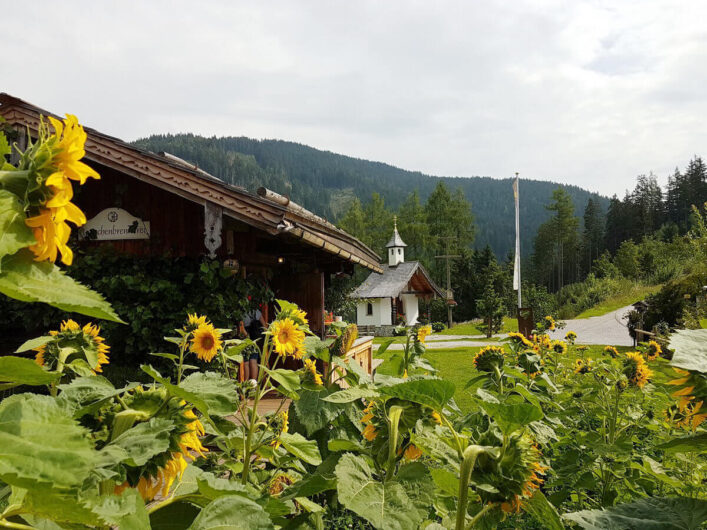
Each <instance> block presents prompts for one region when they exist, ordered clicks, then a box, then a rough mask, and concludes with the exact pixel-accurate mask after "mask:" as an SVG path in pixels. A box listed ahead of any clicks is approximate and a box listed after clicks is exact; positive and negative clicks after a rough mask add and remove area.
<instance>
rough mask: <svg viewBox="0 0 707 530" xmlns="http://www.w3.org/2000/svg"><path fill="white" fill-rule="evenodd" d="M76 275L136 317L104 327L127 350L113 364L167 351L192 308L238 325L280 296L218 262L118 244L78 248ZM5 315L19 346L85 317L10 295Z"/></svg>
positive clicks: (3, 302)
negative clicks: (137, 252)
mask: <svg viewBox="0 0 707 530" xmlns="http://www.w3.org/2000/svg"><path fill="white" fill-rule="evenodd" d="M71 274H72V277H73V278H75V279H77V280H79V281H80V282H81V283H83V284H84V285H87V286H89V287H91V288H92V289H94V290H96V291H98V292H100V293H101V294H103V295H104V296H105V297H106V298H107V299H108V300H110V301H111V303H112V305H113V307H114V309H115V310H116V312H117V313H118V314H119V315H120V316H121V318H123V319H124V320H125V321H126V322H129V324H128V326H126V325H124V324H119V323H116V322H103V323H102V325H101V327H102V333H103V335H104V336H105V337H106V340H107V341H108V342H109V343H110V344H111V345H112V346H113V349H114V350H117V351H120V352H121V355H120V356H116V357H115V358H114V359H113V363H114V364H117V365H124V366H133V367H134V366H137V365H139V363H140V362H141V361H142V362H144V361H145V360H146V357H145V356H146V354H147V353H149V352H156V351H160V349H161V348H162V347H163V346H162V345H163V340H162V338H163V337H164V336H165V335H169V334H170V333H172V332H173V331H172V330H174V329H175V328H177V327H179V326H180V325H181V322H182V320H183V319H184V313H185V312H189V313H194V312H196V313H201V314H209V315H214V324H215V325H216V326H217V327H221V328H230V327H235V326H236V323H237V322H238V321H239V320H240V319H241V318H242V316H243V315H244V314H246V313H247V312H248V311H249V310H250V308H253V307H257V304H258V303H261V302H267V301H269V300H270V299H271V298H272V295H271V292H270V291H269V289H268V288H267V287H266V286H265V285H264V284H262V283H261V282H259V281H257V280H253V281H250V280H244V279H242V278H241V277H240V276H234V275H231V273H230V272H229V271H228V270H226V269H224V268H223V267H221V265H220V263H219V262H218V261H207V260H205V261H201V260H199V259H196V258H169V257H143V256H125V255H119V254H117V253H116V252H114V251H112V249H111V247H98V248H96V249H91V250H88V251H86V252H80V253H77V255H76V257H75V260H74V264H73V265H72V267H71ZM0 313H2V315H3V318H2V322H0V335H2V336H3V337H6V338H7V339H9V340H11V341H12V342H13V343H14V345H15V346H16V345H19V343H20V342H22V341H23V340H24V339H26V338H27V337H29V336H33V335H37V334H41V333H42V332H43V330H45V329H47V328H49V327H51V326H54V325H55V323H56V322H58V321H61V320H64V319H66V318H70V317H71V318H74V319H75V320H79V321H80V319H79V318H77V317H76V315H75V314H70V313H66V312H63V311H61V310H59V309H55V308H52V307H49V306H46V305H40V304H25V303H22V302H18V301H15V300H11V299H8V298H5V297H2V299H0ZM20 330H21V331H20ZM13 339H14V340H13ZM11 345H12V344H10V346H11ZM5 347H8V344H3V348H5Z"/></svg>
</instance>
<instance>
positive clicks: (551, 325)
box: [543, 315, 555, 331]
mask: <svg viewBox="0 0 707 530" xmlns="http://www.w3.org/2000/svg"><path fill="white" fill-rule="evenodd" d="M543 320H544V324H545V329H547V330H550V331H555V319H554V318H552V317H551V316H550V315H548V316H546V317H545V318H544V319H543Z"/></svg>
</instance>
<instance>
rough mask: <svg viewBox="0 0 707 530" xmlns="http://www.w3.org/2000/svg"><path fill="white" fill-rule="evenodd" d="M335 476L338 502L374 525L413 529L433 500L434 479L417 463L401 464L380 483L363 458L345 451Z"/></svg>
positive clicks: (397, 529)
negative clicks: (393, 473) (390, 478)
mask: <svg viewBox="0 0 707 530" xmlns="http://www.w3.org/2000/svg"><path fill="white" fill-rule="evenodd" d="M336 476H337V478H338V479H339V482H338V484H337V491H338V494H339V501H340V502H341V503H342V504H343V505H344V506H346V508H348V509H349V510H351V511H353V512H356V513H357V514H358V515H360V516H361V517H363V518H364V519H366V520H368V521H369V522H370V523H371V524H372V525H373V526H375V527H376V528H381V529H391V530H393V529H394V530H404V529H407V528H417V527H418V525H419V524H420V523H421V522H422V521H423V520H424V518H425V516H426V515H427V513H428V511H429V509H430V506H431V505H432V503H433V501H434V482H433V481H432V477H431V476H430V474H429V471H428V470H427V468H426V467H425V466H424V465H423V464H420V463H419V462H414V463H412V464H406V465H403V466H401V467H400V470H399V471H398V473H397V475H396V476H395V478H393V479H392V480H388V481H386V482H380V481H378V480H377V479H376V478H375V477H374V476H373V470H372V469H371V467H370V466H369V465H368V462H367V461H366V459H365V458H364V457H362V456H354V455H352V454H350V453H347V454H345V455H344V456H342V457H341V459H340V460H339V463H338V464H337V466H336Z"/></svg>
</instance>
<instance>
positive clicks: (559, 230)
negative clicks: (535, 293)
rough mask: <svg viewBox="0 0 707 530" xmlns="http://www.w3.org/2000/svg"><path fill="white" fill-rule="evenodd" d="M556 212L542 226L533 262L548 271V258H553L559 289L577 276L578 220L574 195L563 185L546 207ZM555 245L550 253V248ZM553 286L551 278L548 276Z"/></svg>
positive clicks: (553, 194)
mask: <svg viewBox="0 0 707 530" xmlns="http://www.w3.org/2000/svg"><path fill="white" fill-rule="evenodd" d="M545 208H547V209H548V210H549V211H551V212H554V215H553V216H552V218H550V220H549V221H547V222H546V223H544V224H543V225H541V226H540V229H539V230H538V235H537V237H536V240H535V255H534V263H535V264H536V266H537V267H538V268H539V269H540V270H545V271H547V260H548V259H553V261H554V272H555V274H556V279H557V280H556V283H555V287H556V289H558V290H559V289H562V287H563V286H564V285H565V283H568V282H570V281H573V280H576V279H577V277H578V275H577V265H578V261H577V248H578V243H579V241H578V236H577V228H578V227H579V219H578V218H577V217H576V216H575V215H574V204H573V202H572V198H571V197H570V196H569V195H568V194H567V192H566V191H565V190H564V189H562V188H557V189H556V190H555V191H553V192H552V202H551V203H550V204H549V205H548V206H546V207H545ZM550 248H552V254H551V256H548V251H549V250H550ZM545 281H547V282H548V284H549V285H552V279H551V278H547V277H546V278H545Z"/></svg>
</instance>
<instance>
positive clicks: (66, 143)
mask: <svg viewBox="0 0 707 530" xmlns="http://www.w3.org/2000/svg"><path fill="white" fill-rule="evenodd" d="M49 121H50V122H51V124H52V125H53V126H54V131H55V133H54V134H55V138H56V143H55V144H54V146H53V147H54V148H55V149H57V150H58V152H57V154H56V155H55V156H54V160H53V162H54V164H56V166H57V169H58V170H59V171H60V172H61V173H63V174H64V176H66V177H67V178H70V179H72V180H77V181H79V184H83V183H84V182H86V179H87V178H89V177H92V178H95V179H99V178H101V177H100V176H99V175H98V173H96V172H95V171H94V170H93V169H91V168H90V167H89V166H87V165H86V164H84V163H83V162H81V161H80V160H81V159H82V158H83V157H84V155H85V154H86V151H84V144H85V143H86V138H87V135H86V132H85V131H84V130H83V127H82V126H81V125H79V120H78V118H76V116H74V115H72V114H67V115H66V119H65V120H64V123H62V122H61V121H59V120H57V119H55V118H52V117H51V116H50V117H49Z"/></svg>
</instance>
